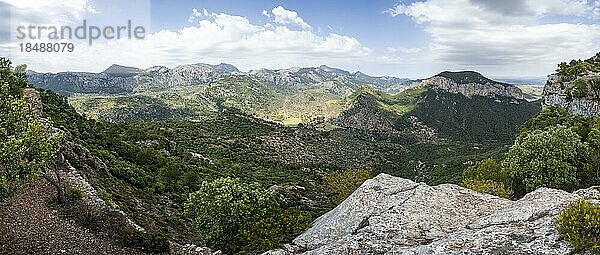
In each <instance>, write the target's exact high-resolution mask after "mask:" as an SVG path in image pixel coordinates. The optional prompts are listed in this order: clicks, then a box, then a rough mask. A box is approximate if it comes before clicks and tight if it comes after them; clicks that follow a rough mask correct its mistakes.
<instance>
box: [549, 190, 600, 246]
mask: <svg viewBox="0 0 600 255" xmlns="http://www.w3.org/2000/svg"><path fill="white" fill-rule="evenodd" d="M557 230H558V232H560V233H561V234H562V235H563V236H564V238H565V240H567V241H569V242H570V243H571V245H573V248H574V249H575V252H580V251H592V252H600V205H596V204H592V203H590V202H589V201H587V200H585V199H579V200H577V201H575V202H573V203H572V204H571V205H570V206H569V207H568V208H567V209H566V210H565V211H564V212H563V213H562V214H561V215H560V216H559V217H558V219H557Z"/></svg>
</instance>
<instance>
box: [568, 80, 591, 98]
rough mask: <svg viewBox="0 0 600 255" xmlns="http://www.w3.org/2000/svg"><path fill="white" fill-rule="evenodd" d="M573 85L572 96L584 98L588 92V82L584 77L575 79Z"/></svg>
mask: <svg viewBox="0 0 600 255" xmlns="http://www.w3.org/2000/svg"><path fill="white" fill-rule="evenodd" d="M574 85H575V86H574V87H573V92H572V93H573V96H574V97H575V98H585V97H586V96H587V95H588V93H589V88H588V82H587V81H586V80H584V79H577V80H575V84H574Z"/></svg>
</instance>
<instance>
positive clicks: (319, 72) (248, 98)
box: [29, 64, 418, 124]
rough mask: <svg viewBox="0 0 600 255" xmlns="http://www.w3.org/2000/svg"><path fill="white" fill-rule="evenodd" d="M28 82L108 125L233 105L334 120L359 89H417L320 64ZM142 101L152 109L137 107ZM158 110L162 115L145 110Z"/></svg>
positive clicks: (280, 117) (291, 119)
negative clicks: (63, 98)
mask: <svg viewBox="0 0 600 255" xmlns="http://www.w3.org/2000/svg"><path fill="white" fill-rule="evenodd" d="M29 81H30V82H31V83H32V84H33V85H34V86H36V87H40V88H44V89H50V90H53V91H55V92H57V93H59V94H63V95H67V96H72V95H77V96H78V97H77V98H74V99H73V100H72V103H73V104H74V106H75V107H77V108H78V109H79V110H80V111H84V112H86V113H87V114H89V115H90V116H92V117H95V118H99V119H103V120H108V121H124V120H125V121H126V120H127V119H123V118H124V117H123V116H131V117H133V118H135V117H136V116H137V117H139V118H143V119H148V118H145V116H146V117H147V116H151V118H149V119H156V116H157V113H164V115H165V116H163V117H169V116H166V115H169V113H173V114H172V116H171V117H173V118H180V117H181V116H182V114H183V115H184V116H187V117H189V118H194V117H195V116H198V115H202V114H206V113H208V112H216V111H220V110H222V109H223V108H224V107H233V108H238V109H241V110H243V111H245V112H248V113H252V114H254V115H255V116H258V117H261V118H265V119H269V120H275V121H279V122H283V123H286V124H297V123H300V122H309V121H311V120H312V119H313V118H316V117H322V118H326V119H328V118H332V117H334V116H337V115H338V114H339V113H340V112H341V111H343V110H344V107H345V105H344V98H346V97H348V96H350V95H351V94H352V93H354V92H355V91H356V90H358V89H359V88H361V87H370V88H374V89H377V90H381V91H385V92H388V93H398V92H400V91H403V90H405V89H406V88H408V87H409V86H412V85H416V84H418V81H413V80H409V79H401V78H396V77H387V76H385V77H374V76H369V75H365V74H363V73H360V72H356V73H350V72H348V71H344V70H341V69H337V68H331V67H328V66H325V65H322V66H319V67H306V68H299V67H294V68H289V69H280V70H270V69H259V70H253V71H249V72H240V71H239V70H238V69H237V68H236V67H235V66H232V65H229V64H219V65H209V64H192V65H180V66H177V67H175V68H172V69H171V68H167V67H164V66H155V67H150V68H147V69H138V68H134V67H124V66H119V65H112V66H111V67H109V68H108V69H107V70H106V71H104V72H102V73H97V74H96V73H73V72H64V73H57V74H39V73H35V72H30V73H29ZM123 95H127V96H130V97H122V96H123ZM115 96H117V97H115ZM142 101H143V102H144V104H143V105H152V106H153V107H145V108H146V109H142V108H144V107H141V106H140V102H142ZM165 107H170V108H171V109H170V110H166V109H165ZM158 108H159V109H161V110H160V111H158V110H150V109H158ZM148 111H151V112H148ZM175 113H177V114H175ZM158 115H160V116H162V115H163V114H158ZM163 117H160V118H158V119H162V118H163ZM143 119H142V120H143Z"/></svg>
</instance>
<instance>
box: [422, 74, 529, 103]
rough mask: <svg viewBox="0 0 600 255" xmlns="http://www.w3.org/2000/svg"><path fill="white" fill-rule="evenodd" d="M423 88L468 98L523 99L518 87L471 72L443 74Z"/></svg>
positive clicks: (424, 81)
mask: <svg viewBox="0 0 600 255" xmlns="http://www.w3.org/2000/svg"><path fill="white" fill-rule="evenodd" d="M420 85H421V86H424V87H430V88H433V89H438V90H443V91H446V92H450V93H453V94H462V95H464V96H467V97H473V96H482V97H492V98H497V97H509V98H514V99H523V92H522V91H521V89H519V88H518V87H516V86H513V85H510V84H506V83H502V82H497V81H493V80H490V79H488V78H485V77H483V76H482V75H481V74H479V73H476V72H471V71H464V72H442V73H440V74H438V75H436V76H434V77H431V78H429V79H425V80H423V81H422V82H421V84H420Z"/></svg>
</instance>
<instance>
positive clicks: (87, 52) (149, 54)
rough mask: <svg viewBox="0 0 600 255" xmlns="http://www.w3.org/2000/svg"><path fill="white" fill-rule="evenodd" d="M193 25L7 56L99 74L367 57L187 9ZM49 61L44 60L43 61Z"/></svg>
mask: <svg viewBox="0 0 600 255" xmlns="http://www.w3.org/2000/svg"><path fill="white" fill-rule="evenodd" d="M190 18H193V19H194V20H196V21H197V22H194V23H193V25H188V26H186V27H183V28H181V29H179V30H177V31H173V30H161V31H158V32H156V33H152V34H148V35H147V36H146V38H145V39H144V40H128V39H121V40H110V41H100V42H95V43H94V44H93V45H92V46H91V47H90V46H88V45H85V44H77V45H76V47H75V48H76V49H75V53H70V54H69V53H46V54H45V55H44V56H43V57H40V55H39V53H20V52H18V54H16V53H15V52H14V51H13V52H12V53H13V54H10V55H11V56H10V57H11V58H13V60H15V62H17V63H27V64H28V66H30V67H31V69H33V70H38V71H52V72H56V71H63V70H88V71H100V70H102V69H105V68H106V67H107V66H109V65H110V64H113V63H119V64H125V65H131V66H137V67H149V66H154V65H166V66H171V67H173V66H176V65H181V64H189V63H197V62H203V63H221V62H227V63H231V64H234V65H236V66H238V67H239V68H241V69H242V70H250V69H256V68H261V67H267V68H287V67H290V66H313V65H316V64H329V65H341V66H347V64H348V63H353V62H359V60H364V59H368V58H370V56H372V55H373V50H371V49H369V48H368V47H365V46H363V45H362V44H361V43H360V41H359V40H358V39H356V38H354V37H351V36H346V35H341V34H335V33H331V34H326V35H320V34H316V33H314V32H313V31H310V30H297V29H293V28H290V27H288V26H286V25H282V24H275V25H274V24H265V25H259V24H253V23H252V22H250V21H249V20H248V19H247V18H246V17H243V16H236V15H231V14H226V13H211V12H209V11H205V10H192V14H191V16H190ZM50 59H51V60H52V61H49V60H50Z"/></svg>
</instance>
